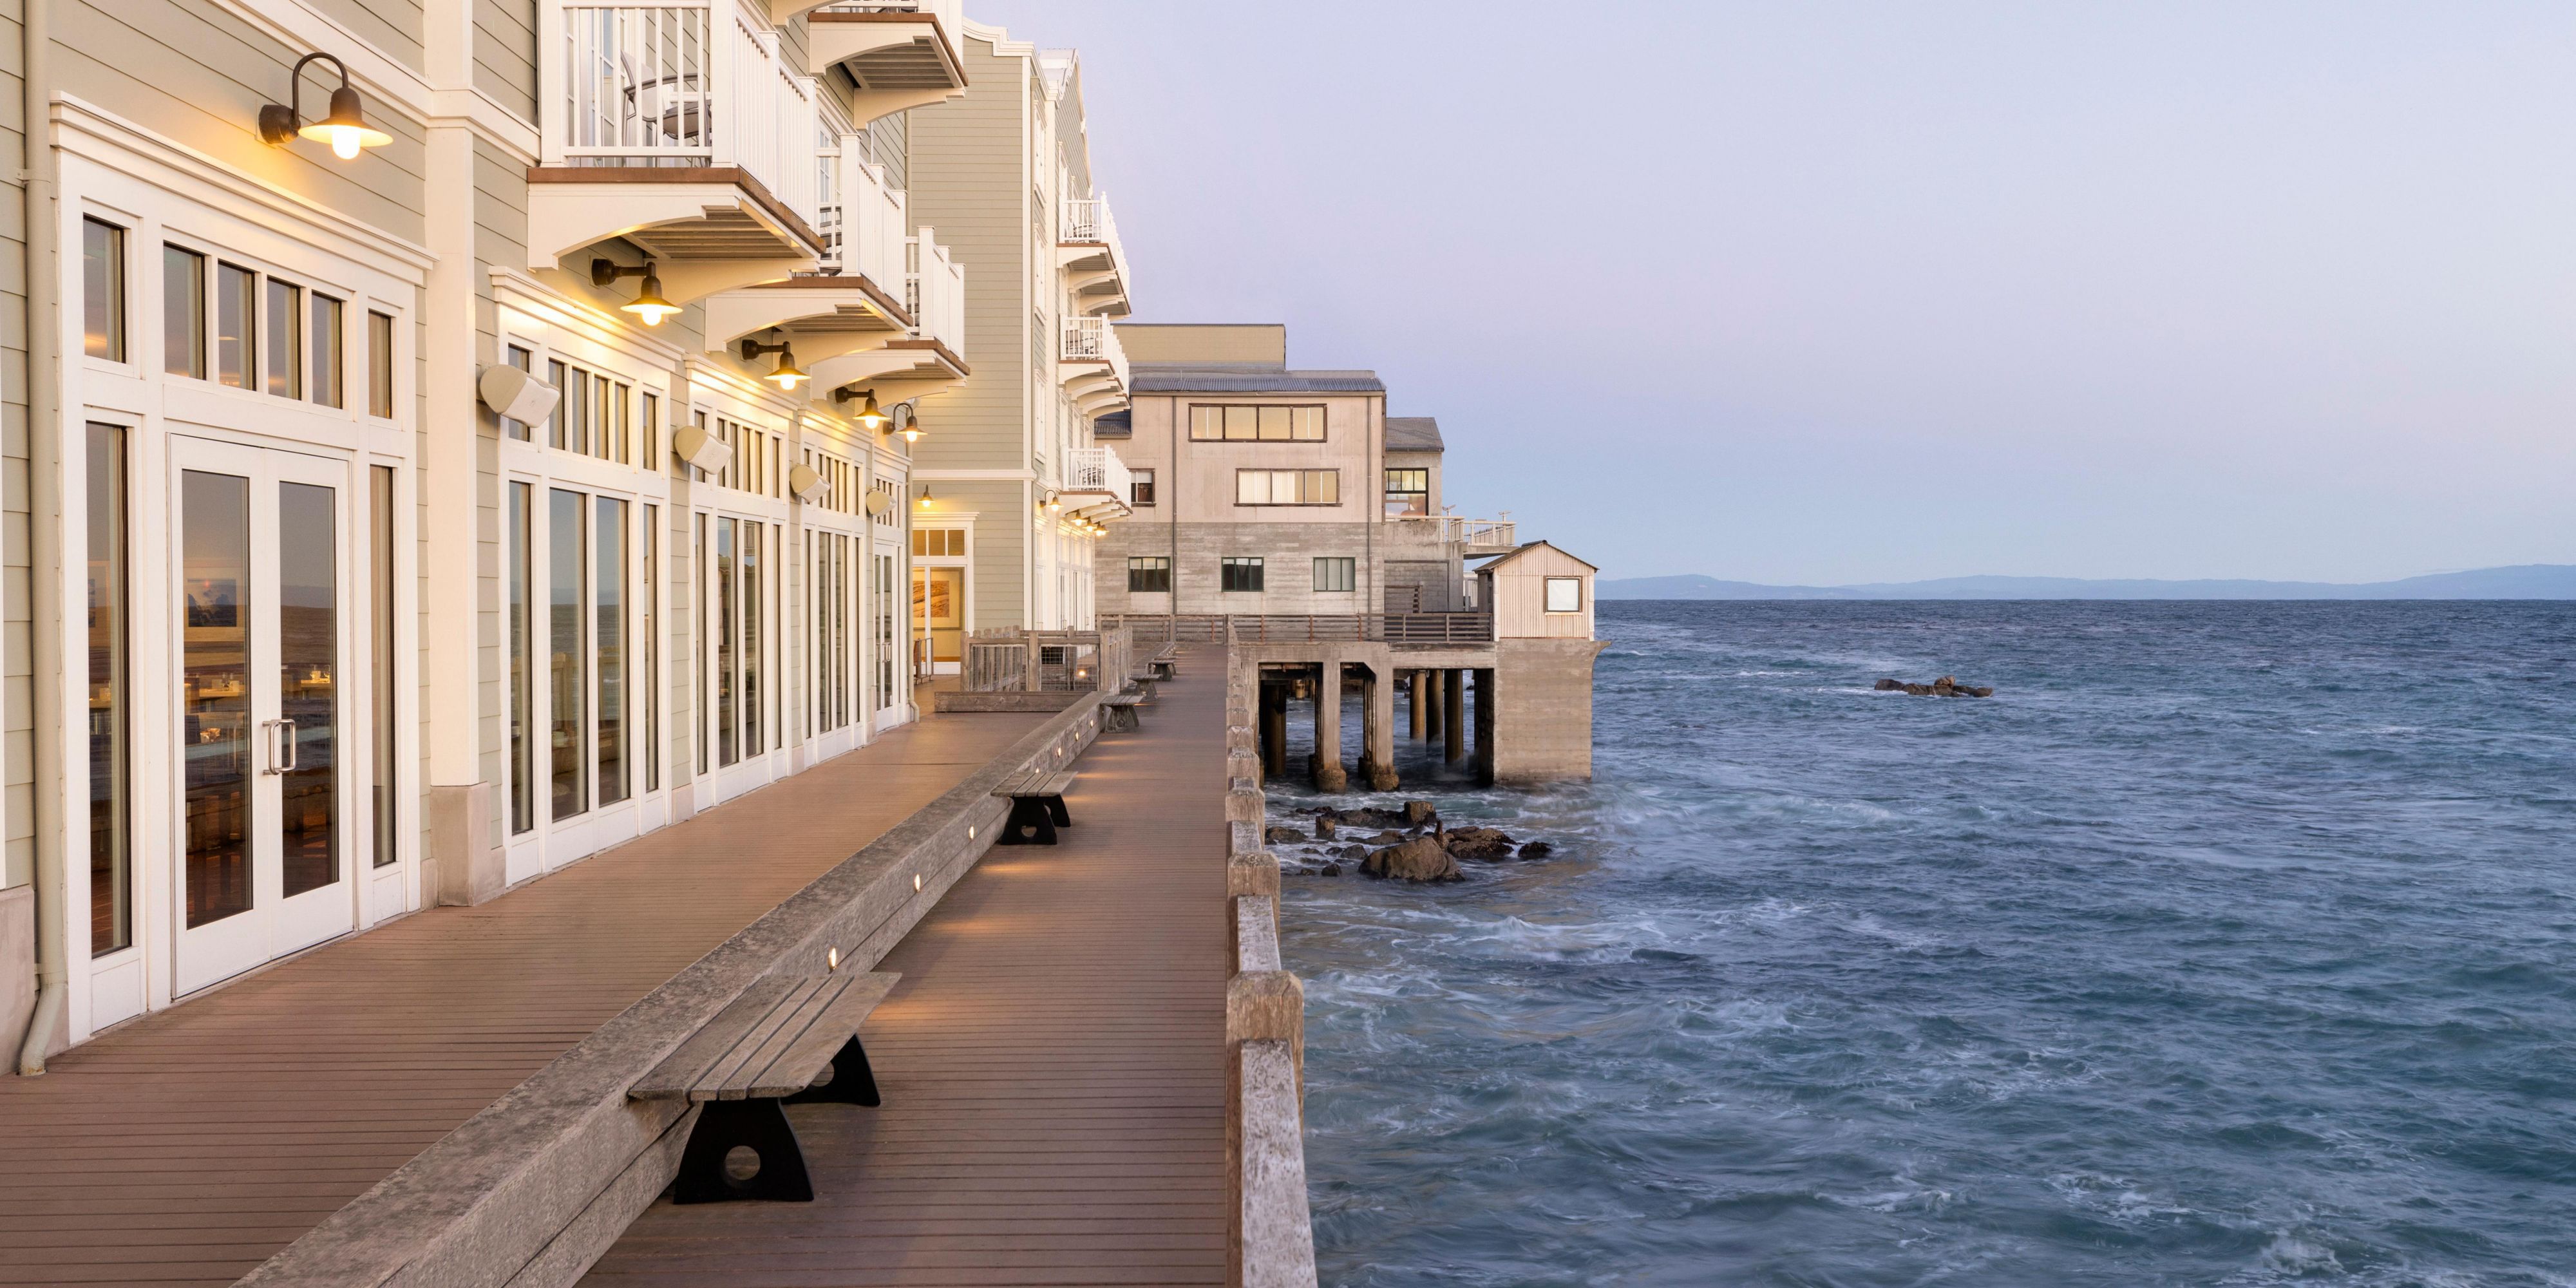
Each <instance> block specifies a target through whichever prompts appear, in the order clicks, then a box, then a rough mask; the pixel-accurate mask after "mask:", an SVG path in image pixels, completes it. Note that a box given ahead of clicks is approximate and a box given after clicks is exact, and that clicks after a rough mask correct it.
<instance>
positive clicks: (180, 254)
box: [161, 246, 206, 380]
mask: <svg viewBox="0 0 2576 1288" xmlns="http://www.w3.org/2000/svg"><path fill="white" fill-rule="evenodd" d="M161 369H162V370H163V371H166V372H169V373H170V374H171V375H174V376H186V377H188V378H189V379H191V380H203V379H205V378H206V257H205V256H203V255H200V254H198V253H196V252H195V251H192V250H181V249H179V248H178V247H176V246H164V247H162V248H161Z"/></svg>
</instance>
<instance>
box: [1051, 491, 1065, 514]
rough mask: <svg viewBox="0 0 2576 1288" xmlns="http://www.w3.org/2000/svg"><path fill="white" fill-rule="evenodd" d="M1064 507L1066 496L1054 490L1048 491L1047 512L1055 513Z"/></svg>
mask: <svg viewBox="0 0 2576 1288" xmlns="http://www.w3.org/2000/svg"><path fill="white" fill-rule="evenodd" d="M1063 508H1064V497H1062V496H1061V495H1059V494H1057V493H1054V492H1049V493H1047V513H1049V514H1054V513H1055V512H1057V511H1059V510H1062V509H1063Z"/></svg>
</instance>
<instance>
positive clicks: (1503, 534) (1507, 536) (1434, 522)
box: [1406, 514, 1519, 548]
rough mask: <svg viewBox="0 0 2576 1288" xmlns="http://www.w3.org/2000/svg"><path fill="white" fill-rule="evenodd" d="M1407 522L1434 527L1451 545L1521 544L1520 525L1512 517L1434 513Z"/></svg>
mask: <svg viewBox="0 0 2576 1288" xmlns="http://www.w3.org/2000/svg"><path fill="white" fill-rule="evenodd" d="M1406 522H1408V523H1420V524H1425V525H1430V526H1432V527H1434V529H1435V530H1436V531H1437V532H1438V533H1439V536H1440V540H1442V541H1445V542H1447V543H1449V544H1451V545H1459V546H1482V547H1487V548H1504V547H1509V546H1513V545H1517V544H1519V543H1518V541H1517V540H1516V539H1515V536H1514V534H1515V533H1516V532H1517V531H1518V530H1519V525H1518V524H1516V523H1515V522H1514V521H1513V520H1510V519H1470V518H1467V517H1465V516H1463V515H1456V514H1432V515H1424V516H1421V517H1418V518H1407V519H1406Z"/></svg>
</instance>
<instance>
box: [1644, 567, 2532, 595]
mask: <svg viewBox="0 0 2576 1288" xmlns="http://www.w3.org/2000/svg"><path fill="white" fill-rule="evenodd" d="M1595 593H1596V596H1597V597H1598V598H1601V599H2576V564H2515V565H2512V566H2510V567H2504V568H2474V569H2471V570H2469V571H2467V572H2437V573H2431V574H2428V575H2426V576H2422V577H2406V578H2402V579H2400V580H2397V581H2371V582H2353V583H2345V582H2331V581H2244V580H2232V581H2218V580H2207V581H2153V580H2117V579H2114V580H2094V579H2090V578H2083V577H1941V578H1936V579H1934V580H1931V581H1887V582H1870V583H1867V584H1864V585H1858V586H1766V585H1762V584H1760V583H1758V582H1750V581H1720V580H1718V579H1717V578H1715V577H1707V576H1702V575H1700V574H1698V573H1691V574H1687V575H1684V576H1679V577H1622V578H1616V579H1604V580H1603V581H1602V582H1601V583H1600V584H1599V585H1598V586H1597V587H1596V588H1595Z"/></svg>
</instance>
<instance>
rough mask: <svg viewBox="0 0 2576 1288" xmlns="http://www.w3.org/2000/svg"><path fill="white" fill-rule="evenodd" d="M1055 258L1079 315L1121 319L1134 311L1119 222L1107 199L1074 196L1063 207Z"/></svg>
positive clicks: (1058, 223) (1059, 221) (1125, 252)
mask: <svg viewBox="0 0 2576 1288" xmlns="http://www.w3.org/2000/svg"><path fill="white" fill-rule="evenodd" d="M1055 258H1056V265H1057V267H1059V268H1061V269H1063V270H1064V274H1065V285H1066V288H1067V289H1068V290H1071V291H1072V292H1073V295H1074V303H1075V305H1076V306H1077V310H1078V311H1079V312H1082V313H1086V314H1091V315H1094V316H1098V317H1113V318H1123V317H1125V316H1127V315H1128V313H1129V312H1131V311H1132V310H1131V309H1130V308H1129V307H1128V291H1127V247H1126V245H1125V244H1124V243H1122V242H1120V241H1119V240H1118V221H1117V220H1116V219H1115V218H1113V217H1111V215H1110V213H1109V198H1107V197H1076V198H1072V199H1069V200H1067V201H1066V202H1065V203H1064V213H1063V215H1062V216H1061V217H1060V218H1059V220H1058V221H1057V228H1056V247H1055Z"/></svg>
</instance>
